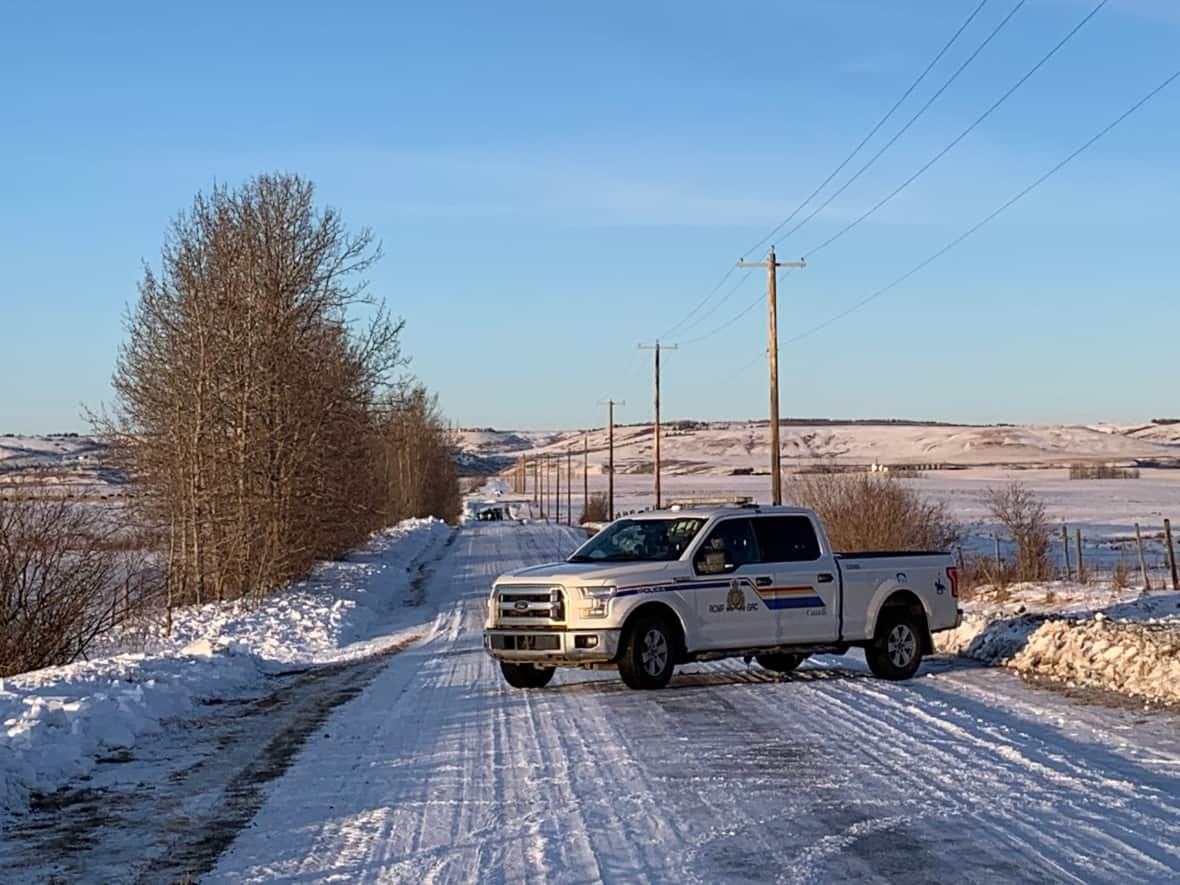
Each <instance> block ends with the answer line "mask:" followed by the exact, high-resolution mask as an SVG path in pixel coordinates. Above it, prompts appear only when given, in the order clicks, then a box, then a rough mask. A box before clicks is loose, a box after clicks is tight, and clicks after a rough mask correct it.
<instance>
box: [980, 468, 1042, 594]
mask: <svg viewBox="0 0 1180 885" xmlns="http://www.w3.org/2000/svg"><path fill="white" fill-rule="evenodd" d="M986 501H987V508H988V510H989V512H990V513H991V515H992V518H993V519H995V520H996V522H998V523H999V524H1000V525H1002V526H1003V527H1004V528H1005V529H1006V530H1007V532H1008V534H1009V536H1010V537H1011V538H1012V541H1013V543H1014V544H1015V545H1016V572H1017V577H1018V579H1019V580H1021V581H1040V580H1044V579H1045V578H1048V577H1051V576H1052V574H1053V566H1052V563H1050V561H1049V544H1050V526H1049V518H1048V516H1047V515H1046V513H1045V504H1044V502H1043V501H1041V499H1040V498H1038V497H1037V496H1036V494H1034V493H1033V491H1032V490H1031V489H1029V488H1028V486H1026V485H1024V484H1023V483H1020V482H1011V483H1009V484H1008V485H1006V486H1003V487H1001V488H992V489H988V490H987V495H986Z"/></svg>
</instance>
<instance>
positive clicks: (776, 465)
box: [737, 246, 807, 504]
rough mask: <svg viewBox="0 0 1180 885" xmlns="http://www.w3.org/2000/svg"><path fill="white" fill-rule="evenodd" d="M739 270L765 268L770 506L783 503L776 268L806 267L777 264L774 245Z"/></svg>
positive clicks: (798, 263)
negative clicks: (767, 314)
mask: <svg viewBox="0 0 1180 885" xmlns="http://www.w3.org/2000/svg"><path fill="white" fill-rule="evenodd" d="M737 266H738V267H765V268H766V280H767V281H766V307H767V310H768V313H769V317H768V319H769V323H770V344H769V348H768V349H769V351H770V490H771V497H772V498H773V499H774V500H773V503H775V504H781V503H783V469H782V449H781V447H780V446H779V438H778V437H779V417H778V269H779V268H780V267H806V266H807V263H806V262H805V261H778V260H777V259H776V258H775V256H774V246H771V247H770V254H769V255H767V256H766V260H765V261H739V262H738V264H737Z"/></svg>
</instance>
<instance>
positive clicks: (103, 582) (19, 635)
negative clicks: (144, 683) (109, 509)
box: [0, 498, 146, 676]
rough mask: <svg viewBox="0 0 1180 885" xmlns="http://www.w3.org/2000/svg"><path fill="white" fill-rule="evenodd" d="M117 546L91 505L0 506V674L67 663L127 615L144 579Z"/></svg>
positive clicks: (31, 502) (36, 502)
mask: <svg viewBox="0 0 1180 885" xmlns="http://www.w3.org/2000/svg"><path fill="white" fill-rule="evenodd" d="M120 548H121V545H120V543H119V542H118V540H117V538H116V529H115V528H114V526H113V525H112V523H111V521H110V519H109V518H108V515H107V514H103V513H101V512H100V511H99V510H97V509H96V508H94V507H92V506H89V505H87V504H80V503H78V502H75V501H69V500H65V499H60V498H52V499H47V498H14V499H12V500H0V676H8V675H11V674H14V673H23V672H25V671H27V670H36V669H39V668H41V667H48V666H52V665H56V664H67V663H70V662H71V661H74V660H75V659H77V658H78V657H79V656H81V655H83V654H85V653H86V650H87V649H88V648H89V647H90V645H91V643H92V642H93V641H94V639H95V638H96V637H97V636H98V635H99V634H100V633H101V632H102V631H103V630H105V629H107V628H109V627H110V626H111V625H112V624H113V623H115V622H116V621H117V620H119V619H121V618H122V617H125V616H126V615H127V613H128V611H127V610H128V607H129V605H130V603H131V600H132V598H134V599H135V600H136V601H138V600H139V599H140V598H141V594H142V593H143V591H144V587H143V586H142V582H143V580H144V578H145V574H146V573H145V572H143V571H140V570H139V569H138V568H135V567H133V562H132V556H131V555H130V554H128V553H126V552H125V551H123V550H121V549H120ZM133 594H134V596H133Z"/></svg>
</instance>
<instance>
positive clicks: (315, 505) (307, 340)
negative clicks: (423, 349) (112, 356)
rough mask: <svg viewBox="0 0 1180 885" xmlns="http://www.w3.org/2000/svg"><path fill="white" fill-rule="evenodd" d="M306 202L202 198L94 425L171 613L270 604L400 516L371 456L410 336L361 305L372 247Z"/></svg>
mask: <svg viewBox="0 0 1180 885" xmlns="http://www.w3.org/2000/svg"><path fill="white" fill-rule="evenodd" d="M313 196H314V189H313V187H312V185H311V184H310V183H309V182H307V181H305V180H303V179H301V178H299V177H297V176H290V175H263V176H259V177H258V178H255V179H252V180H250V181H248V182H247V183H246V184H245V185H243V186H242V187H241V188H240V189H238V190H234V191H230V190H228V189H227V188H224V187H217V188H215V189H214V190H213V192H212V193H211V194H209V195H208V196H205V195H198V196H197V197H196V199H195V200H194V202H193V205H192V207H191V209H190V210H189V211H187V212H185V213H183V214H181V215H180V216H179V217H178V218H177V220H176V221H175V223H174V224H173V226H172V229H171V230H170V232H169V234H168V237H167V239H166V241H165V245H164V248H163V252H162V260H161V268H160V270H159V272H158V273H157V272H155V271H153V270H151V269H150V268H147V269H145V270H144V276H143V281H142V282H141V284H140V299H139V302H138V304H137V305H136V307H135V309H134V310H133V312H132V313H131V315H130V317H129V318H128V323H127V326H128V328H127V332H128V337H127V341H126V343H125V344H124V346H123V347H122V349H121V351H120V354H119V359H118V363H117V366H116V371H115V377H114V388H115V391H116V406H115V412H114V415H113V417H112V418H111V419H109V420H105V421H102V422H99V424H100V429H101V430H103V431H105V432H106V433H108V434H109V435H111V437H112V438H113V439H114V441H115V443H116V446H115V452H116V457H117V459H118V461H119V462H120V463H121V464H122V465H123V466H124V467H125V469H126V470H127V472H128V473H129V475H130V476H131V478H132V479H133V481H135V482H136V483H137V484H138V485H139V486H141V487H142V489H143V490H144V491H145V494H144V495H142V496H140V497H137V498H136V505H135V506H136V511H137V512H136V515H137V516H138V518H139V520H140V521H141V523H142V524H144V525H145V526H148V527H151V528H153V529H154V530H156V531H157V532H158V533H159V536H160V537H161V538H163V539H164V540H163V542H162V544H161V547H162V549H161V550H160V555H161V557H162V558H163V560H164V563H165V573H166V574H167V576H168V597H169V600H170V602H171V603H182V602H188V601H194V602H203V601H208V600H212V599H218V600H220V599H226V598H234V597H238V596H242V595H244V594H262V593H267V592H270V591H271V590H273V589H275V588H276V587H278V586H280V585H282V584H283V583H284V582H286V581H287V580H289V579H290V578H292V577H294V576H296V575H299V574H302V573H304V572H305V571H306V570H307V569H308V568H309V567H310V566H311V565H312V564H313V563H314V562H315V561H317V560H319V559H323V558H327V557H332V556H335V555H337V554H339V553H340V552H341V551H343V550H345V549H347V548H348V547H350V546H354V545H355V544H357V543H358V542H360V541H361V540H363V538H364V537H365V536H367V534H368V533H370V532H371V531H373V530H374V529H376V528H377V527H379V526H380V525H381V524H382V522H383V520H385V519H386V518H387V517H388V515H389V514H390V513H391V512H392V511H393V510H396V508H394V507H391V506H390V505H389V502H388V499H387V498H386V492H387V489H386V488H384V487H383V486H382V484H381V482H380V477H381V473H380V465H379V464H378V463H377V461H376V459H375V453H376V452H377V450H378V441H379V440H380V439H381V436H382V432H383V420H384V419H383V417H382V416H383V414H384V406H385V405H387V404H388V402H389V400H390V397H391V395H392V394H391V392H395V391H396V390H397V387H396V385H395V383H394V373H395V372H396V371H397V370H398V369H399V368H400V367H401V366H402V365H404V361H403V360H402V358H401V353H400V348H399V335H400V332H401V329H402V323H401V321H398V320H394V319H392V318H391V317H390V316H389V315H388V313H387V312H386V311H385V308H384V306H383V305H381V304H380V303H379V302H377V301H376V300H375V299H373V298H372V297H370V296H369V295H368V294H367V290H366V284H365V282H364V281H363V274H364V273H365V272H366V271H367V270H368V269H369V268H370V267H371V266H372V264H373V262H374V261H376V260H377V259H378V257H379V255H380V250H379V248H377V247H376V246H375V245H374V243H373V238H372V235H371V234H370V233H369V232H368V231H367V230H363V231H361V232H360V233H357V234H350V233H349V232H348V231H347V229H346V228H345V227H344V224H343V222H342V220H341V218H340V215H339V213H337V212H336V211H335V210H334V209H330V208H328V209H323V210H317V209H316V207H315V205H314V201H313ZM358 312H363V313H365V314H367V315H368V316H369V320H368V322H367V323H365V324H363V325H361V324H359V323H358V322H357V320H356V315H357V313H358Z"/></svg>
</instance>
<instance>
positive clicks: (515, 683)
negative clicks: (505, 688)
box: [500, 661, 556, 688]
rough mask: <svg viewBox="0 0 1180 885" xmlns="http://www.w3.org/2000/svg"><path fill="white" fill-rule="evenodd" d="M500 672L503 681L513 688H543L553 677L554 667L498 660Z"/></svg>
mask: <svg viewBox="0 0 1180 885" xmlns="http://www.w3.org/2000/svg"><path fill="white" fill-rule="evenodd" d="M500 672H501V673H502V674H503V675H504V681H505V682H507V683H508V684H509V685H511V686H512V687H513V688H544V687H545V686H546V685H548V684H549V680H550V679H552V678H553V674H554V672H556V671H555V668H553V667H538V666H537V665H536V664H510V663H509V662H508V661H501V662H500Z"/></svg>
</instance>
